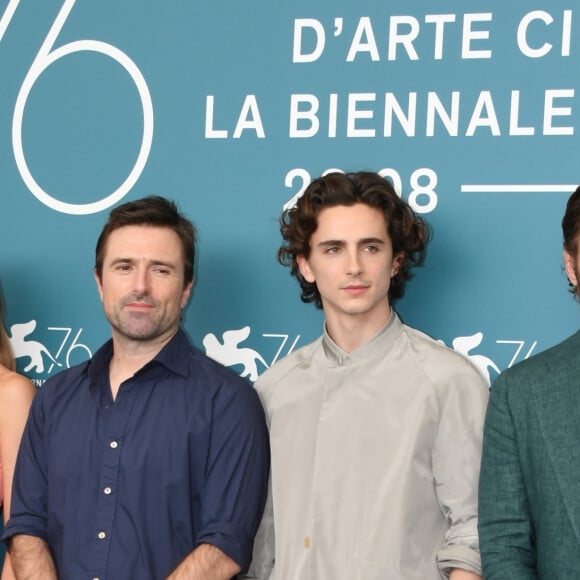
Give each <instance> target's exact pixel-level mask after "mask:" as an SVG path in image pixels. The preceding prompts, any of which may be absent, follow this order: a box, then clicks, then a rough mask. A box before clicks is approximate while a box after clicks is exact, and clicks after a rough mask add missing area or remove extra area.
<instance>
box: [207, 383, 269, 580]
mask: <svg viewBox="0 0 580 580" xmlns="http://www.w3.org/2000/svg"><path fill="white" fill-rule="evenodd" d="M236 378H237V377H236ZM232 383H233V385H230V384H226V385H222V388H221V389H219V392H218V393H217V394H216V397H215V399H214V404H213V410H212V412H213V416H212V433H211V442H210V449H209V453H208V460H207V468H206V479H205V485H204V489H203V492H202V497H201V498H200V501H201V511H202V526H201V530H200V533H199V535H198V538H197V544H198V545H199V544H203V543H206V544H212V545H214V546H216V547H217V548H219V549H220V550H221V551H222V552H224V553H225V554H226V555H228V556H229V557H230V558H232V560H234V561H235V562H237V563H238V564H239V565H240V567H241V568H242V572H243V571H245V570H247V568H248V566H249V564H250V560H251V556H252V545H253V539H254V536H255V534H256V531H257V529H258V525H259V523H260V519H261V517H262V513H263V510H264V504H265V501H266V495H267V486H268V476H269V471H270V449H269V442H268V430H267V427H266V421H265V417H264V411H263V409H262V405H261V403H260V401H259V399H258V396H257V394H256V392H255V391H254V389H253V388H252V387H251V386H250V385H249V384H247V383H245V382H242V380H241V379H240V382H237V381H232Z"/></svg>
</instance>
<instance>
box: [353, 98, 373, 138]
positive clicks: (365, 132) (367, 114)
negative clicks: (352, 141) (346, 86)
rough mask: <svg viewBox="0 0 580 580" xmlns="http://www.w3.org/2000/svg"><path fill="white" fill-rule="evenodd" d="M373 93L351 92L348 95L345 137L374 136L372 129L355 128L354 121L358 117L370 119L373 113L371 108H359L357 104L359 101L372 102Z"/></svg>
mask: <svg viewBox="0 0 580 580" xmlns="http://www.w3.org/2000/svg"><path fill="white" fill-rule="evenodd" d="M375 98H376V95H375V93H351V94H349V95H348V118H347V129H346V136H347V137H374V136H375V130H374V129H357V128H356V121H357V120H358V119H372V118H373V116H374V113H373V111H372V110H363V111H361V110H359V109H357V105H358V103H360V102H363V103H365V102H366V103H369V102H374V101H375Z"/></svg>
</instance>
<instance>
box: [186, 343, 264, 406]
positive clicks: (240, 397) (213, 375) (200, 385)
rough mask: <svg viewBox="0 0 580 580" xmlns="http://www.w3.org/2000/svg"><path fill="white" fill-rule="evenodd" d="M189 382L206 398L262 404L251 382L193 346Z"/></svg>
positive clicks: (190, 356)
mask: <svg viewBox="0 0 580 580" xmlns="http://www.w3.org/2000/svg"><path fill="white" fill-rule="evenodd" d="M189 361H190V365H189V371H188V375H189V378H188V384H189V385H190V386H191V387H193V390H194V391H196V392H200V391H203V392H204V393H205V394H204V395H203V397H204V398H206V397H209V398H212V399H215V400H221V401H233V400H235V401H236V404H238V405H241V406H245V407H247V406H249V407H254V406H256V405H258V406H260V408H261V405H260V403H259V399H258V396H257V394H256V391H255V390H254V388H253V386H252V385H251V383H249V382H248V381H247V380H246V379H245V378H242V377H241V376H240V375H239V374H237V373H236V372H234V371H233V370H232V369H230V368H228V367H225V366H224V365H222V364H221V363H219V362H217V361H215V360H213V359H212V358H210V357H208V356H207V355H205V354H204V353H203V352H201V351H200V350H199V349H197V348H196V347H194V346H191V350H190V355H189Z"/></svg>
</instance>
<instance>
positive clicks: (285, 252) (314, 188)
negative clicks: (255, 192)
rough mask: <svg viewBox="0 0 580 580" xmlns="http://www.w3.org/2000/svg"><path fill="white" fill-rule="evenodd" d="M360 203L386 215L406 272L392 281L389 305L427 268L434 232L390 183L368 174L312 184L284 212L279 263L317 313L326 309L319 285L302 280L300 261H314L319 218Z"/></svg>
mask: <svg viewBox="0 0 580 580" xmlns="http://www.w3.org/2000/svg"><path fill="white" fill-rule="evenodd" d="M357 203H364V204H366V205H368V206H370V207H373V208H376V209H378V210H380V211H381V212H382V213H383V215H384V217H385V223H386V225H387V232H388V234H389V237H390V238H391V242H392V244H393V255H396V254H399V253H402V254H403V260H402V262H401V267H400V269H399V271H398V272H397V274H396V275H395V276H394V277H393V279H392V280H391V285H390V288H389V295H388V296H389V303H391V304H392V303H393V302H394V301H395V300H397V299H399V298H401V297H402V296H403V294H404V292H405V283H406V282H407V280H409V279H410V278H411V276H412V274H411V268H412V267H414V266H419V265H421V264H422V263H423V261H424V259H425V251H426V245H427V242H428V240H429V237H430V229H429V226H428V225H427V224H426V223H425V221H424V220H423V219H421V218H420V217H419V216H417V215H416V214H415V212H414V211H413V210H412V209H411V207H410V206H409V204H407V203H406V202H405V201H403V200H402V199H401V198H400V197H399V196H398V195H397V193H396V192H395V189H394V188H393V186H392V185H391V183H390V182H389V181H387V180H386V179H384V178H383V177H381V176H380V175H378V174H377V173H372V172H368V171H359V172H357V173H346V174H345V173H329V174H327V175H324V176H322V177H319V178H318V179H315V180H314V181H312V183H310V185H309V186H308V187H307V188H306V191H305V192H304V195H303V196H302V197H301V198H300V199H299V200H298V202H297V204H296V206H295V207H293V208H291V209H287V210H285V211H284V212H283V213H282V216H281V217H280V233H281V234H282V238H283V239H284V242H283V244H282V246H281V247H280V249H279V250H278V255H277V257H278V261H279V262H280V263H281V264H282V265H283V266H289V267H290V273H291V274H292V276H295V277H296V278H297V279H298V282H299V283H300V287H301V289H302V293H301V296H300V298H301V299H302V301H303V302H314V303H315V305H316V307H317V308H322V298H321V296H320V292H319V291H318V288H317V286H316V283H315V282H308V281H307V280H306V279H305V278H304V277H303V276H302V274H301V273H300V269H299V267H298V261H297V258H298V256H303V257H304V258H308V257H309V256H310V239H311V237H312V234H313V233H314V232H315V231H316V228H317V227H318V223H317V219H318V215H319V214H320V212H321V211H322V210H323V209H324V208H327V207H333V206H337V205H346V206H352V205H355V204H357Z"/></svg>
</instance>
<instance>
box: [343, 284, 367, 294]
mask: <svg viewBox="0 0 580 580" xmlns="http://www.w3.org/2000/svg"><path fill="white" fill-rule="evenodd" d="M368 289H369V286H366V285H364V284H349V285H348V286H344V287H343V288H342V290H344V292H346V293H347V294H350V295H352V296H358V295H359V294H363V293H364V292H366V291H367V290H368Z"/></svg>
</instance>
